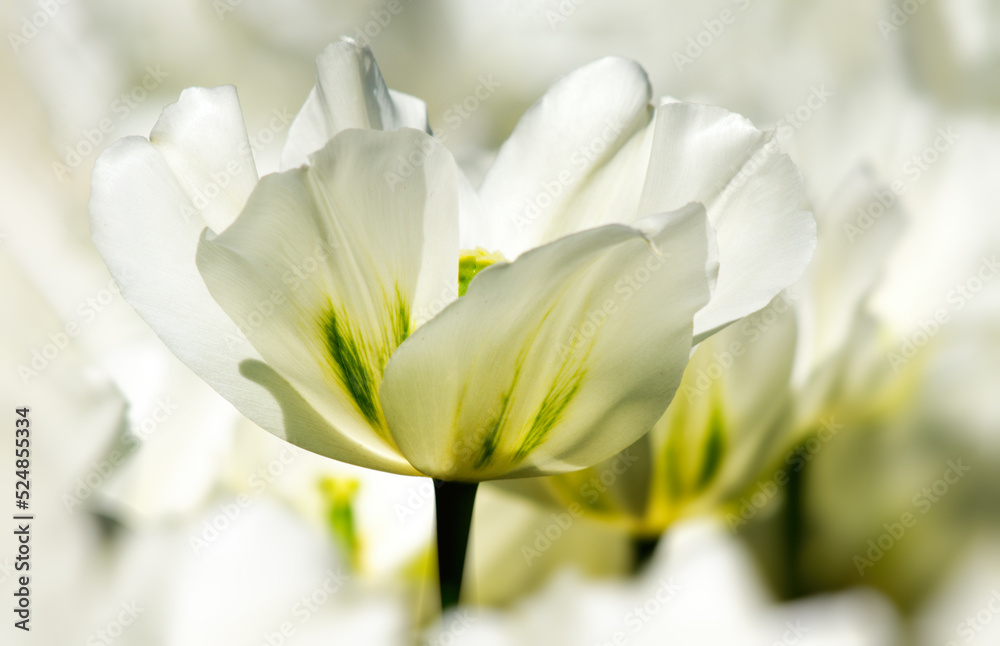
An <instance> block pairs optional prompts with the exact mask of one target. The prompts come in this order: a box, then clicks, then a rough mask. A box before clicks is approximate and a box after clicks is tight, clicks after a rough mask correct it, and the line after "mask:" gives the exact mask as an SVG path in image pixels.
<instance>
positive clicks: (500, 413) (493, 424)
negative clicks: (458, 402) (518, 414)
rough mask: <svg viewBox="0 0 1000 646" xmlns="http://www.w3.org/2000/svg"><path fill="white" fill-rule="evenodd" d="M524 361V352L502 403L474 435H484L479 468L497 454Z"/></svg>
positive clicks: (480, 449)
mask: <svg viewBox="0 0 1000 646" xmlns="http://www.w3.org/2000/svg"><path fill="white" fill-rule="evenodd" d="M523 363H524V354H523V353H522V354H521V356H520V357H518V361H517V364H516V365H515V368H514V377H513V379H511V382H510V387H509V388H508V389H507V390H506V391H505V392H504V394H503V395H502V396H501V397H500V403H499V405H498V407H497V409H496V410H495V412H494V414H493V415H492V416H491V418H490V421H489V422H487V424H486V425H485V427H484V428H483V429H482V430H481V432H480V433H477V434H475V435H474V436H473V437H479V436H482V440H481V444H480V446H479V451H478V454H477V456H476V461H475V467H476V468H477V469H482V468H483V467H484V466H486V465H487V464H489V463H490V462H492V460H493V459H494V457H495V455H496V450H497V446H499V444H500V432H501V430H502V429H503V428H504V427H505V426H507V418H508V416H509V414H510V397H511V394H513V392H514V388H515V387H516V386H517V380H518V377H519V376H520V375H521V366H522V364H523Z"/></svg>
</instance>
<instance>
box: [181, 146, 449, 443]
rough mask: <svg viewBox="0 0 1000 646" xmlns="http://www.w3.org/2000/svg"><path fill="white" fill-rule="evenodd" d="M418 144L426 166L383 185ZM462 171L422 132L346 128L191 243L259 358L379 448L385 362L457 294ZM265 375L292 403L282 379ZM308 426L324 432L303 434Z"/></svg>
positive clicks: (320, 409) (343, 428)
mask: <svg viewBox="0 0 1000 646" xmlns="http://www.w3.org/2000/svg"><path fill="white" fill-rule="evenodd" d="M413 150H419V151H422V154H423V155H424V160H423V163H422V164H421V165H419V166H418V167H417V168H415V170H414V172H413V173H412V174H411V175H409V176H408V177H406V178H401V179H399V180H398V183H392V182H389V181H387V174H388V173H390V172H391V169H392V168H393V167H394V165H395V164H396V160H397V159H398V158H399V157H400V156H404V157H405V156H406V155H407V154H409V153H410V152H411V151H413ZM457 175H458V170H457V167H456V166H455V163H454V160H453V159H452V158H451V156H450V154H448V152H447V151H446V150H445V149H444V148H443V147H442V146H441V145H440V144H439V143H438V142H436V141H435V140H434V139H433V138H431V137H429V136H428V135H426V134H424V133H422V132H419V131H416V130H412V129H403V130H399V131H396V132H382V131H377V130H347V131H344V132H342V133H340V134H339V135H337V136H335V137H334V138H333V139H332V140H331V141H330V142H329V143H328V144H327V145H326V146H325V147H324V148H323V149H322V150H321V151H319V152H318V153H316V154H315V155H314V156H313V157H312V158H311V163H310V165H308V166H305V167H302V168H297V169H293V170H290V171H286V172H284V173H279V174H275V175H268V176H266V177H264V178H263V179H262V180H261V182H260V184H259V185H258V187H257V189H255V191H254V193H253V194H252V195H251V197H250V200H249V201H248V203H247V206H246V208H245V209H244V211H243V213H242V214H241V215H240V218H239V219H238V220H237V221H236V222H235V223H234V224H233V225H232V226H231V227H230V228H229V229H227V230H226V231H225V232H224V233H223V234H221V235H219V236H215V237H213V236H210V235H206V236H205V237H204V239H203V240H202V243H201V245H200V246H199V248H198V267H199V269H200V270H201V273H202V276H203V277H204V279H205V283H206V285H207V286H208V289H209V291H210V292H211V293H212V295H213V296H214V297H215V299H216V300H217V301H218V302H219V304H220V305H221V306H222V308H223V309H224V310H225V311H226V312H228V313H229V314H230V316H232V317H233V319H234V320H237V321H242V322H245V326H244V327H245V329H247V330H248V334H247V337H248V338H249V340H250V342H251V343H252V344H253V346H254V348H256V349H257V351H258V352H260V354H261V356H262V357H263V359H264V361H265V362H266V363H267V364H268V366H270V367H271V368H273V370H274V371H275V373H277V376H278V377H280V378H281V380H284V381H287V384H288V385H289V386H290V389H291V391H292V393H293V394H294V393H297V394H299V395H301V397H302V399H304V400H305V401H306V402H307V403H308V404H309V406H310V407H311V408H313V409H314V410H315V411H316V412H317V413H319V414H320V415H321V416H322V417H323V418H324V419H325V420H326V421H327V423H328V425H329V426H330V427H332V428H335V429H337V430H338V431H339V432H341V433H343V434H344V435H347V436H349V437H351V438H353V439H354V440H355V441H356V442H357V443H359V444H361V445H364V446H365V447H369V448H370V450H371V451H372V452H373V453H374V454H378V455H379V456H388V455H393V454H395V452H396V448H395V442H394V440H393V438H392V436H391V435H390V434H389V432H388V430H387V428H386V425H385V420H384V418H383V414H382V409H381V406H380V404H379V399H378V388H379V384H380V383H381V380H382V370H383V368H384V366H385V363H386V361H387V360H388V358H389V356H390V355H391V354H392V353H393V351H394V350H395V349H396V347H397V346H398V345H399V344H400V343H401V342H402V341H403V340H404V339H405V338H406V337H407V336H408V335H409V333H410V332H411V330H412V329H413V327H414V325H415V322H416V321H418V320H421V319H426V318H429V315H427V314H426V313H427V312H428V311H432V310H433V309H434V308H435V307H437V308H440V307H443V304H444V303H445V302H446V301H447V299H450V298H453V297H454V295H455V294H457V280H458V276H457V273H458V272H457V267H458V205H457V202H458V183H457ZM438 303H440V304H438ZM250 367H253V366H250ZM256 369H257V370H259V366H257V367H256ZM267 381H269V382H270V383H271V387H269V390H271V391H272V392H273V393H274V394H275V396H276V397H277V398H278V399H279V401H280V402H281V404H282V406H283V407H287V405H288V401H287V398H284V397H282V396H281V394H280V393H281V391H282V390H283V389H284V386H283V385H282V384H281V383H280V381H277V380H275V379H274V378H273V376H270V377H268V378H267ZM311 432H314V433H319V434H322V433H326V432H328V429H322V428H319V427H316V428H315V429H314V430H311V429H310V428H303V429H300V432H299V433H298V434H299V435H301V434H302V433H306V434H308V433H311ZM304 441H305V440H304ZM308 441H309V442H310V443H312V444H315V445H317V446H319V445H322V443H323V441H324V440H323V438H312V439H309V440H308ZM297 442H298V441H297ZM314 450H315V449H314ZM324 454H326V455H328V457H332V458H335V459H343V458H342V457H341V456H340V455H338V454H336V453H334V452H333V451H331V452H329V453H324Z"/></svg>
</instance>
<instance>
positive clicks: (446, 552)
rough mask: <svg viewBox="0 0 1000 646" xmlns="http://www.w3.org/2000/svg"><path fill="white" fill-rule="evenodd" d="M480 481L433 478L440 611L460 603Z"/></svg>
mask: <svg viewBox="0 0 1000 646" xmlns="http://www.w3.org/2000/svg"><path fill="white" fill-rule="evenodd" d="M477 487H479V483H478V482H447V481H444V480H434V499H435V502H436V503H437V552H438V559H437V560H438V580H439V581H440V582H441V612H444V611H446V610H448V609H449V608H454V607H456V606H458V599H459V596H460V595H461V593H462V574H463V572H464V571H465V553H466V551H467V549H468V547H469V528H470V527H471V525H472V507H473V505H474V504H475V502H476V489H477Z"/></svg>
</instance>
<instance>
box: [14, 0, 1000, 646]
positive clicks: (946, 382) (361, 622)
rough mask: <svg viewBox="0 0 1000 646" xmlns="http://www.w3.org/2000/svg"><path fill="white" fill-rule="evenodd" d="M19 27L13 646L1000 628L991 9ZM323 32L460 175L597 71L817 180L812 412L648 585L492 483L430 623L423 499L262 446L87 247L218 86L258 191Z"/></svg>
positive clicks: (151, 16)
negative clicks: (158, 148) (154, 133)
mask: <svg viewBox="0 0 1000 646" xmlns="http://www.w3.org/2000/svg"><path fill="white" fill-rule="evenodd" d="M390 9H392V10H391V11H390ZM0 20H2V25H3V29H2V32H3V33H4V34H5V38H6V40H7V45H6V46H5V47H4V48H3V53H2V55H0V88H2V97H3V99H2V103H0V132H2V136H0V196H2V204H3V208H2V209H0V285H2V290H3V306H2V314H0V359H2V367H3V370H2V373H0V383H2V388H0V393H2V395H0V402H2V405H3V411H4V412H3V419H4V420H6V421H5V422H4V424H5V425H6V426H7V427H9V432H7V431H5V432H4V433H3V434H2V436H3V439H2V440H0V465H4V466H3V467H2V473H0V492H8V491H9V492H12V491H13V488H14V478H15V476H14V466H13V465H14V455H13V453H14V446H13V438H14V435H13V425H14V419H15V413H14V409H15V408H16V407H18V406H22V405H27V406H30V407H31V419H32V425H33V429H34V435H33V438H34V439H33V442H34V457H33V466H32V469H33V471H32V487H33V490H32V505H33V512H34V513H35V514H36V521H35V524H34V529H33V531H34V537H33V543H32V548H33V575H32V598H33V606H34V614H33V619H32V631H31V633H30V634H23V633H22V632H21V631H18V630H16V629H14V628H13V622H14V617H13V614H12V613H11V612H9V611H5V614H4V616H5V620H4V626H3V628H2V629H0V631H2V634H3V635H4V637H3V643H12V644H20V643H24V644H52V645H63V644H66V645H69V644H88V645H89V644H110V643H116V644H122V645H125V644H142V645H145V646H148V645H154V646H155V645H160V644H163V645H174V644H177V645H181V644H183V645H184V646H191V645H198V644H206V645H207V644H212V645H220V644H226V645H234V646H242V645H247V646H250V645H253V646H256V645H258V644H269V645H277V644H294V645H308V644H329V643H351V644H407V643H414V641H415V640H417V639H422V640H423V641H424V642H426V643H435V644H573V645H575V644H624V643H631V644H662V643H677V644H760V645H765V644H766V645H770V644H816V645H818V644H837V645H838V646H840V645H849V644H872V645H888V644H900V645H908V644H914V645H920V646H924V645H927V646H930V645H948V644H968V643H978V644H994V643H1000V542H998V540H997V539H998V537H1000V534H998V526H997V520H998V517H1000V516H998V511H1000V476H998V475H997V474H998V473H1000V470H998V467H1000V280H997V281H993V280H992V279H993V278H994V277H995V276H996V275H997V273H998V272H1000V262H998V252H1000V212H998V205H1000V182H998V181H997V180H998V177H1000V176H998V173H1000V2H997V1H996V0H902V1H900V0H896V1H895V2H887V1H885V0H815V1H808V0H707V1H705V2H698V3H693V2H680V1H679V0H671V1H667V2H661V1H654V0H619V1H616V2H611V1H610V0H499V1H497V2H474V1H472V0H388V1H387V0H372V1H367V0H354V1H346V0H344V1H337V2H322V1H320V0H289V1H286V2H277V1H275V0H176V1H174V2H169V3H167V2H156V1H154V0H131V1H129V2H125V1H123V0H8V1H7V2H5V3H4V5H3V7H2V8H0ZM341 36H352V37H354V38H355V39H357V40H358V41H359V42H362V43H367V44H369V45H370V46H371V48H372V50H373V51H374V53H375V56H376V58H377V60H378V62H379V65H380V67H381V70H382V73H383V75H384V76H385V78H386V80H387V82H388V84H389V85H390V86H391V87H393V88H395V89H398V90H401V91H404V92H407V93H410V94H413V95H415V96H418V97H421V98H422V99H424V100H425V101H426V102H427V105H428V109H429V115H430V121H431V126H432V127H433V128H434V130H435V131H436V133H437V134H438V136H440V137H441V138H442V139H444V141H445V143H446V145H447V146H448V147H449V149H450V150H451V151H452V152H453V153H454V155H455V156H456V158H457V159H458V160H459V162H460V163H461V164H462V166H463V168H464V169H465V171H466V173H467V174H468V176H469V177H470V178H471V179H472V181H473V183H474V184H475V183H477V182H478V180H479V178H481V177H482V174H483V171H484V170H485V168H486V167H487V166H488V164H489V162H490V161H491V159H492V156H493V154H494V153H495V150H496V148H497V146H499V144H500V143H501V142H502V141H503V140H504V139H505V138H506V136H507V135H508V134H509V133H510V131H511V129H512V128H513V126H514V124H515V123H516V121H517V119H518V117H519V116H520V115H521V113H522V112H523V111H524V109H525V108H527V107H528V106H529V105H531V104H532V103H533V102H534V101H535V100H537V99H538V97H539V96H541V94H542V93H543V92H544V91H545V89H546V88H547V87H548V86H549V85H550V84H551V83H552V82H553V81H554V80H555V79H557V78H558V77H559V76H560V75H562V74H564V73H566V72H568V71H570V70H572V69H574V68H576V67H578V66H580V65H582V64H585V63H587V62H590V61H592V60H594V59H597V58H599V57H601V56H605V55H608V54H617V55H623V56H627V57H630V58H633V59H635V60H636V61H638V62H639V63H640V64H641V65H642V66H643V67H644V68H645V69H646V70H647V71H648V73H649V76H650V79H651V81H652V84H653V87H654V89H655V91H656V92H657V94H658V95H661V96H669V97H673V98H676V99H680V100H685V101H694V102H700V103H711V104H716V105H721V106H723V107H725V108H727V109H729V110H732V111H734V112H739V113H741V114H743V115H745V116H747V117H748V118H750V119H751V120H752V121H753V122H754V123H755V124H756V125H757V126H758V127H761V128H777V132H778V138H779V140H780V142H781V144H782V146H783V148H784V149H785V150H786V151H787V152H788V153H789V154H790V155H791V156H792V158H793V159H794V161H795V162H796V163H797V164H798V165H799V168H800V169H801V171H802V175H803V178H804V182H805V186H806V193H807V199H808V206H809V208H811V209H812V210H813V211H814V212H815V213H816V215H817V219H818V221H819V227H820V241H821V242H820V249H819V251H818V252H817V257H816V259H815V260H814V265H813V268H812V269H811V270H810V271H811V273H810V274H809V275H808V276H807V278H806V279H805V283H806V284H805V285H804V286H802V285H800V286H799V287H800V289H802V290H803V293H804V294H805V297H804V298H803V299H802V301H803V302H806V303H807V304H808V308H807V309H808V311H809V312H810V316H811V317H812V318H811V320H809V321H807V325H804V326H803V325H800V330H799V337H798V342H797V345H796V354H795V358H794V362H795V366H794V369H792V368H790V376H789V377H788V378H787V379H786V381H788V384H787V385H786V386H787V387H783V388H782V389H781V394H780V396H782V397H786V396H787V397H788V398H789V399H790V400H791V401H793V402H794V409H795V411H797V412H796V413H793V414H792V415H793V416H795V415H798V418H797V419H799V418H801V419H808V420H811V421H809V422H802V424H800V425H799V426H800V427H801V429H800V432H799V433H798V434H797V435H795V437H794V441H791V443H790V444H789V446H787V447H783V448H782V450H781V451H779V452H777V453H775V456H776V457H775V458H774V459H773V460H768V459H762V460H760V461H759V462H756V463H753V465H752V466H753V468H750V467H744V470H745V471H746V470H747V469H750V472H748V473H746V474H745V477H744V478H743V479H742V480H739V483H738V485H736V484H734V485H733V486H734V487H736V486H739V487H742V489H740V490H734V491H735V492H734V493H732V495H730V496H729V497H728V498H727V499H726V500H719V501H716V503H717V504H713V505H711V506H710V507H711V508H708V507H706V506H705V505H700V506H698V505H694V506H692V508H691V511H690V513H684V514H678V516H677V518H676V519H675V520H676V522H673V523H672V524H671V525H670V527H668V528H667V530H666V533H665V535H664V536H663V538H662V539H660V540H659V541H658V544H657V543H656V542H655V541H654V542H653V544H654V545H655V550H654V552H653V554H652V555H651V556H650V557H649V562H648V563H645V565H644V566H643V567H641V568H639V567H636V564H635V550H636V537H635V536H634V535H633V534H632V533H630V531H629V530H628V528H625V527H622V526H621V525H616V524H615V523H608V522H603V521H602V519H600V518H591V517H588V516H584V517H580V518H576V517H573V519H572V522H569V523H568V524H564V523H562V522H561V521H560V519H561V518H564V516H562V515H561V514H564V512H563V511H560V509H559V508H558V507H557V506H552V505H548V506H546V505H545V504H541V503H539V502H538V501H537V500H534V499H532V498H531V496H525V495H523V492H518V491H512V489H511V488H506V489H505V488H499V487H494V486H491V485H486V486H484V487H482V488H481V493H480V499H479V501H478V504H477V509H476V516H475V520H474V527H473V538H472V544H471V555H470V561H469V568H470V570H471V572H470V574H469V577H468V579H467V584H466V585H467V590H466V595H467V599H468V601H469V604H468V605H467V606H465V607H463V608H462V609H461V610H460V611H459V612H458V613H455V614H452V615H449V616H446V617H445V618H444V619H440V618H438V617H437V616H436V613H437V611H436V609H435V605H434V604H435V601H434V598H435V594H436V590H435V586H436V583H435V582H434V581H432V580H430V579H431V573H432V571H433V566H432V564H431V563H430V562H429V561H428V558H429V554H430V551H429V550H430V547H431V545H432V527H433V506H434V505H433V493H432V489H431V487H430V484H429V481H425V480H421V479H415V478H406V477H397V476H391V475H386V474H381V473H375V472H368V471H363V470H361V469H357V468H352V467H349V466H346V465H342V464H339V463H335V462H332V461H330V460H326V459H324V458H320V457H317V456H315V455H311V454H308V453H306V452H304V451H301V450H299V449H296V448H295V447H291V446H290V445H287V444H284V443H283V442H282V441H280V440H278V439H276V438H274V437H272V436H270V435H269V434H267V433H265V432H263V431H261V430H260V429H258V428H256V427H255V426H254V425H253V424H251V423H250V422H248V421H246V420H245V419H243V418H242V417H241V416H240V415H239V414H238V413H236V411H235V410H234V409H233V408H232V407H231V406H230V405H229V404H228V403H227V402H225V401H224V400H222V399H221V398H220V397H219V396H217V395H216V394H215V393H214V392H213V391H211V389H210V388H209V387H208V386H207V385H205V384H204V383H203V382H201V381H200V380H199V379H198V378H197V377H195V376H194V375H193V374H192V373H191V372H190V371H189V370H188V369H187V368H186V367H184V366H183V365H182V364H180V363H179V362H178V361H177V360H176V359H175V358H174V357H173V356H172V355H171V354H170V353H169V352H168V351H167V350H166V349H165V347H164V346H163V345H162V343H161V342H160V341H159V340H158V339H157V338H156V337H155V335H153V333H152V332H151V331H150V330H149V329H148V328H147V327H146V326H145V324H144V323H143V322H142V321H141V320H140V319H139V317H138V316H137V315H136V314H135V313H134V312H133V311H132V310H131V308H130V307H129V306H128V305H127V304H126V303H125V302H124V301H123V300H122V298H121V297H120V295H119V293H118V289H117V286H116V285H115V283H114V282H113V281H112V280H111V279H110V276H109V275H108V273H107V270H106V269H105V267H104V263H103V261H102V260H101V258H100V257H99V256H98V254H97V252H96V251H95V250H94V248H93V246H92V245H91V243H90V232H89V219H88V215H87V201H88V198H89V178H90V171H91V169H92V167H93V164H94V161H95V159H96V158H97V156H98V155H99V154H100V151H101V150H102V149H104V148H105V147H107V146H108V145H110V144H111V143H113V142H114V141H115V140H117V139H119V138H120V137H123V136H126V135H143V136H146V135H148V133H149V131H150V129H151V127H152V125H153V124H154V122H155V121H156V119H157V117H158V116H159V114H160V112H161V110H162V109H163V108H164V107H165V106H167V105H169V104H170V103H173V102H174V101H176V100H177V97H178V95H179V93H180V92H181V90H183V89H184V88H186V87H190V86H217V85H223V84H232V85H235V86H236V87H237V89H238V93H239V98H240V103H241V106H242V109H243V114H244V116H245V118H246V123H247V130H248V133H249V135H250V140H251V143H252V145H253V147H254V156H255V159H256V163H257V168H258V170H259V171H260V173H261V174H262V175H263V174H265V173H268V172H274V171H276V170H277V168H278V155H279V151H280V149H281V145H282V143H283V141H284V138H285V135H286V132H287V128H288V125H289V123H290V120H291V118H292V117H293V116H294V114H295V113H296V112H297V111H298V109H299V107H300V106H301V104H302V102H303V100H304V99H305V97H306V95H307V94H308V92H309V90H310V88H311V87H312V84H313V77H314V70H315V68H314V58H315V56H316V55H317V54H318V53H319V52H320V51H322V49H323V48H324V47H325V46H326V45H327V44H328V43H329V42H332V41H333V40H335V39H337V38H339V37H341ZM484 85H485V86H488V87H490V88H491V90H490V92H489V94H488V96H487V97H486V98H476V99H475V100H470V97H473V98H474V97H475V92H476V90H477V88H480V87H482V86H484ZM825 240H828V241H829V242H825ZM942 312H943V315H942ZM760 355H763V356H760ZM755 361H758V362H759V369H758V365H755V364H749V365H748V366H744V367H743V369H741V371H740V373H739V374H740V375H743V379H744V381H745V382H746V383H751V382H753V380H754V375H756V374H760V375H764V374H769V373H768V369H769V368H768V366H769V364H770V362H772V361H773V360H772V358H771V357H770V356H768V355H767V354H766V353H758V356H755ZM692 365H695V364H692ZM818 365H819V366H824V370H825V372H824V370H819V371H817V370H810V368H809V366H813V367H815V366H818ZM826 366H832V367H830V368H826ZM734 374H735V373H734ZM768 383H770V382H768ZM758 390H762V389H758ZM777 396H778V395H776V394H775V392H763V391H762V392H757V393H756V394H755V395H754V397H755V398H756V399H755V400H754V401H765V400H768V398H774V397H777ZM744 410H745V418H746V419H745V420H744V422H743V423H745V424H748V425H749V424H752V423H753V421H754V418H755V416H759V414H760V413H759V410H758V409H757V408H754V407H753V406H752V405H750V404H748V405H747V406H746V407H745V409H744ZM817 420H824V421H825V422H828V423H829V424H833V425H835V427H836V429H837V430H836V432H835V433H833V434H830V433H825V434H824V433H823V432H822V429H823V424H822V423H820V422H819V421H817ZM789 456H791V457H789ZM794 456H798V457H797V458H796V457H794ZM795 464H802V465H804V467H803V468H801V469H798V468H795V467H793V465H795ZM959 466H960V467H961V468H957V467H959ZM781 469H785V470H788V471H789V472H790V473H792V474H793V477H792V478H791V482H790V483H789V482H778V483H777V484H776V485H774V487H773V488H771V486H770V484H769V483H771V482H777V481H776V480H775V478H774V475H775V474H776V473H777V472H778V470H781ZM949 470H950V471H949ZM956 474H959V475H958V476H956ZM782 480H784V479H783V478H782ZM514 489H516V487H515V488H514ZM3 495H6V493H3V494H0V498H2V497H3ZM755 495H757V496H758V498H754V496H755ZM761 495H763V496H764V502H763V503H761V504H758V503H757V502H756V500H758V499H760V496H761ZM12 502H13V501H11V504H10V507H6V505H7V504H8V503H6V502H5V503H3V504H4V505H5V507H4V508H5V509H10V510H11V511H13V505H12ZM908 513H909V514H912V515H913V516H912V517H913V518H915V519H916V521H915V523H914V524H912V526H911V525H906V526H903V521H902V520H901V519H902V518H903V515H904V514H908ZM734 519H735V520H734ZM0 525H2V526H3V529H2V531H0V536H2V537H3V538H2V539H0V595H2V598H3V599H4V600H5V603H7V604H10V603H12V599H13V596H12V595H13V594H14V591H15V588H16V576H17V574H16V571H15V570H14V568H13V566H14V555H15V553H16V551H15V550H16V544H15V541H14V537H13V534H12V530H13V521H2V522H0ZM553 527H555V528H556V529H553ZM643 538H644V539H649V538H650V537H648V536H645V537H643ZM654 538H655V537H654ZM859 558H860V559H862V561H860V562H859V561H858V559H859ZM865 561H867V562H868V563H869V565H865Z"/></svg>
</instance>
